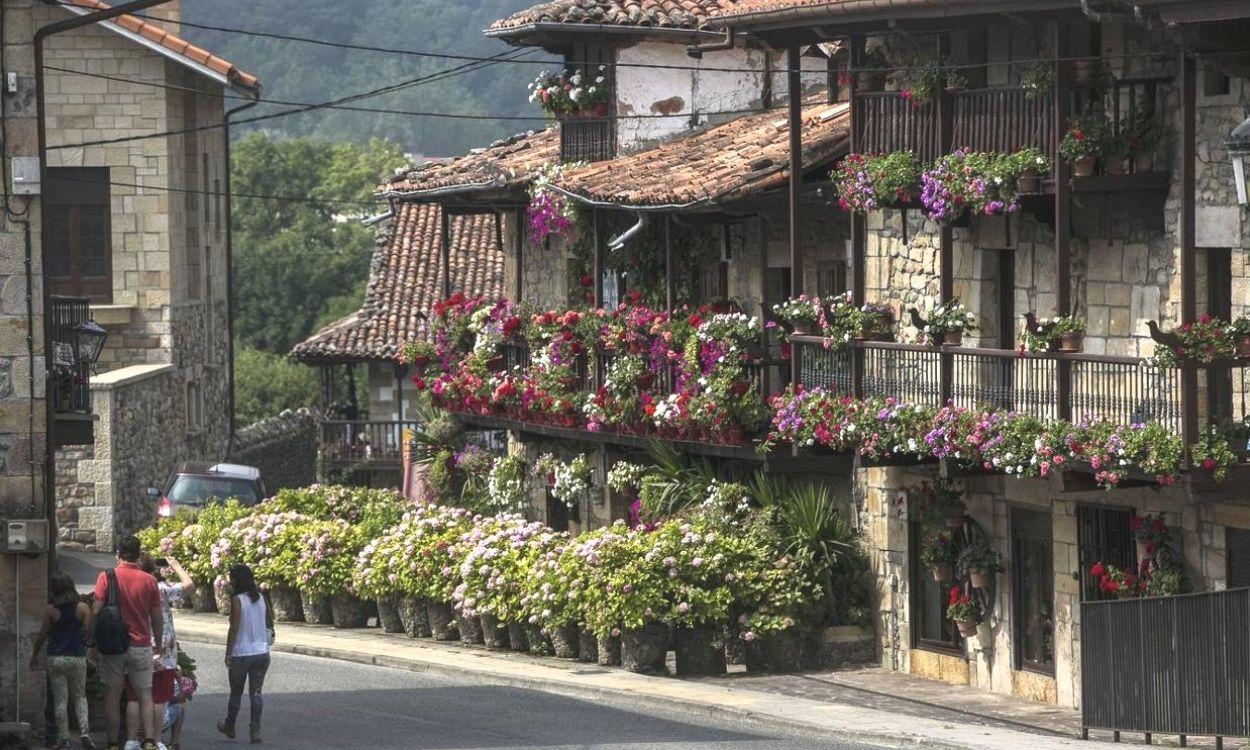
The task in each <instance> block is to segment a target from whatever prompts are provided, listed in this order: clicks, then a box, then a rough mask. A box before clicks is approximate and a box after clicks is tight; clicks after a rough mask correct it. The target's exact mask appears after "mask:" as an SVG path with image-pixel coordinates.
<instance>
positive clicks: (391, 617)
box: [378, 596, 404, 633]
mask: <svg viewBox="0 0 1250 750" xmlns="http://www.w3.org/2000/svg"><path fill="white" fill-rule="evenodd" d="M378 624H379V625H381V626H382V632H384V633H402V632H404V620H403V618H402V617H400V616H399V597H398V596H384V597H382V598H380V599H378Z"/></svg>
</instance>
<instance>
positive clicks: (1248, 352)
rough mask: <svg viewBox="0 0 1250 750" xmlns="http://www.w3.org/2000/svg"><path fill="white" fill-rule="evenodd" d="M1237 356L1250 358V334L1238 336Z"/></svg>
mask: <svg viewBox="0 0 1250 750" xmlns="http://www.w3.org/2000/svg"><path fill="white" fill-rule="evenodd" d="M1237 356H1238V357H1240V358H1242V359H1250V336H1238V337H1237Z"/></svg>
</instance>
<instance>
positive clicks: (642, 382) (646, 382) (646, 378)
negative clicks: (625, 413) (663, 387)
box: [634, 372, 655, 391]
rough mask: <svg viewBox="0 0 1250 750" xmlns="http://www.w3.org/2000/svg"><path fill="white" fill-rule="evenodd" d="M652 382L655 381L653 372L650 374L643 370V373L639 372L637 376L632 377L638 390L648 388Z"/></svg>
mask: <svg viewBox="0 0 1250 750" xmlns="http://www.w3.org/2000/svg"><path fill="white" fill-rule="evenodd" d="M654 383H655V375H654V374H652V373H649V372H644V373H643V374H641V375H639V376H638V377H636V378H634V385H635V386H636V387H637V388H638V390H640V391H645V390H647V389H648V388H650V387H651V386H652V384H654Z"/></svg>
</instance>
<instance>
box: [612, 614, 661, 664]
mask: <svg viewBox="0 0 1250 750" xmlns="http://www.w3.org/2000/svg"><path fill="white" fill-rule="evenodd" d="M667 659H668V628H667V627H666V626H665V625H664V624H663V623H658V622H653V623H651V624H650V625H646V626H644V627H642V628H638V629H637V630H623V631H621V667H622V668H623V669H625V670H626V671H628V672H637V673H639V674H664V673H665V671H666V665H665V662H666V661H667Z"/></svg>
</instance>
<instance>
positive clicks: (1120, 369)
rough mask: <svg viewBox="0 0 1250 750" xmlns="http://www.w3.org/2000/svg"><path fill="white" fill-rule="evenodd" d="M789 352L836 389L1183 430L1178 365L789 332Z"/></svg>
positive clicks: (803, 375)
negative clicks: (829, 339)
mask: <svg viewBox="0 0 1250 750" xmlns="http://www.w3.org/2000/svg"><path fill="white" fill-rule="evenodd" d="M794 352H795V356H796V357H798V363H799V364H798V375H799V382H800V383H802V384H803V385H805V386H807V387H817V386H819V387H822V388H825V389H826V390H831V391H833V392H835V393H841V394H845V395H855V396H862V397H865V398H873V397H878V398H886V397H889V398H895V399H898V400H900V401H905V402H907V403H913V404H919V405H923V406H933V407H937V406H942V405H944V404H945V403H947V402H950V403H953V404H954V405H956V406H960V407H964V408H989V409H994V410H1006V411H1013V412H1018V413H1021V414H1028V415H1030V416H1033V417H1036V418H1038V419H1041V420H1054V419H1058V418H1060V416H1061V414H1063V413H1064V411H1067V412H1068V413H1070V414H1071V415H1072V416H1073V417H1074V418H1078V419H1079V418H1081V417H1084V416H1090V417H1105V418H1107V419H1109V420H1112V421H1115V422H1118V423H1121V424H1131V423H1134V422H1160V423H1162V424H1164V425H1165V426H1167V427H1168V428H1170V429H1172V430H1173V431H1175V432H1176V433H1177V434H1182V421H1181V414H1182V410H1181V396H1180V394H1181V377H1180V370H1179V369H1175V368H1160V367H1156V366H1154V365H1152V364H1150V363H1149V362H1147V361H1146V360H1140V359H1135V358H1132V357H1110V356H1101V355H1094V354H1058V353H1054V354H1051V353H1026V354H1021V353H1020V352H1017V351H1008V350H1002V349H976V348H965V347H941V348H938V347H932V346H925V345H917V344H896V343H890V342H876V341H862V342H860V341H855V342H851V345H850V347H849V348H847V349H842V350H828V349H825V348H824V345H823V342H822V340H821V339H819V338H812V337H796V339H795V342H794ZM860 355H862V361H863V366H862V367H863V369H862V372H861V373H859V389H858V390H859V392H858V393H857V392H856V387H855V385H856V373H855V371H854V369H853V367H854V361H855V359H856V357H857V356H860ZM944 370H945V372H946V377H945V378H944V377H943V372H944ZM1064 370H1067V371H1068V372H1069V373H1070V375H1069V376H1067V377H1070V383H1071V386H1070V388H1065V387H1063V378H1064V372H1063V371H1064ZM1065 399H1066V400H1067V403H1066V404H1065V403H1064V400H1065ZM1065 407H1067V408H1066V409H1065Z"/></svg>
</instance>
